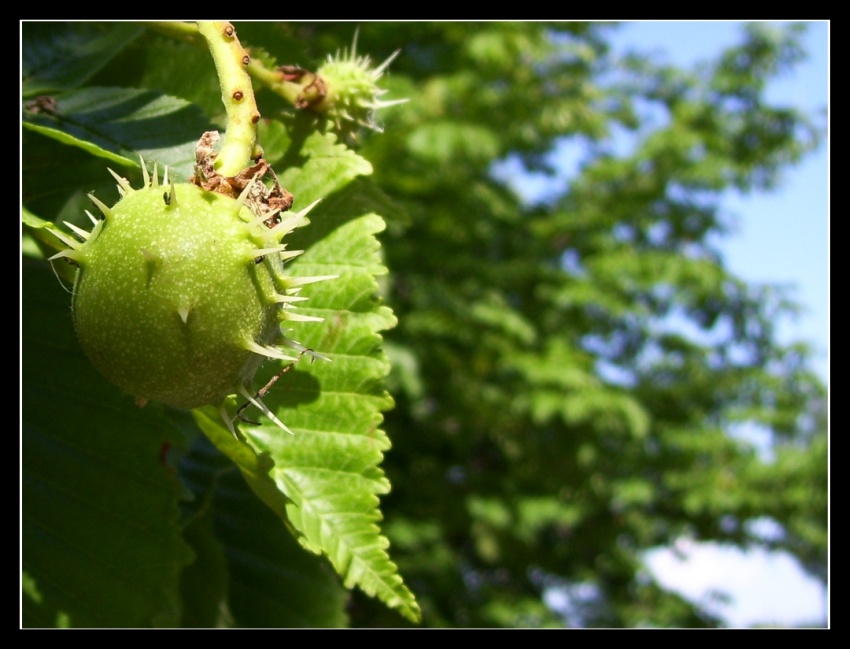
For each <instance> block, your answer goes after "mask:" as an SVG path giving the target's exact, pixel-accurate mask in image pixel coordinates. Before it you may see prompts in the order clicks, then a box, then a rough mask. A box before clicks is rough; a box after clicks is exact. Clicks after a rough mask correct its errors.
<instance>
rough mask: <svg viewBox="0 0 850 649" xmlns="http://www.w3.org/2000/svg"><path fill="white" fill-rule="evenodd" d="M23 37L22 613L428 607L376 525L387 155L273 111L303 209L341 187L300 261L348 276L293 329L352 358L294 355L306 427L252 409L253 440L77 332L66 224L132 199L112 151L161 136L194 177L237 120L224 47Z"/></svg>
mask: <svg viewBox="0 0 850 649" xmlns="http://www.w3.org/2000/svg"><path fill="white" fill-rule="evenodd" d="M23 35H24V48H23V53H24V57H23V73H24V77H23V83H22V85H23V97H22V102H23V104H22V111H23V152H24V156H23V218H24V223H25V225H26V228H25V233H24V234H25V238H24V251H25V253H27V254H26V256H25V259H24V272H23V297H24V299H23V313H24V316H23V329H24V335H23V360H24V364H23V368H24V369H23V521H22V522H23V566H22V569H23V624H24V625H25V626H41V627H44V626H54V625H57V626H90V627H92V626H94V627H100V626H121V627H135V626H150V625H154V626H204V627H208V626H341V625H345V624H346V622H347V616H346V613H345V606H346V600H347V595H346V593H347V590H346V589H351V588H354V587H355V586H358V587H360V588H361V589H362V590H363V591H364V592H366V593H368V594H369V595H372V596H375V597H376V598H378V599H379V600H380V601H382V602H384V604H386V605H388V606H391V607H393V608H394V609H396V610H397V611H398V612H399V613H400V614H401V615H403V616H405V617H406V618H407V619H409V620H411V621H413V622H416V621H418V619H419V616H420V614H419V609H418V606H417V604H416V601H415V599H414V597H413V595H412V593H411V592H410V591H409V590H408V588H407V587H406V586H405V585H404V584H403V582H402V580H401V577H400V576H399V574H398V571H397V569H396V566H395V565H394V564H393V563H392V562H391V561H390V558H389V555H388V551H387V547H388V543H387V540H386V538H385V537H383V536H382V535H381V533H380V530H379V528H378V525H377V522H378V521H379V519H380V511H379V508H378V505H379V501H378V497H379V496H380V495H381V494H384V493H386V492H387V491H388V490H389V483H388V481H387V479H386V477H385V476H384V473H383V471H382V470H381V468H380V466H379V465H380V463H381V460H382V457H383V453H384V452H385V451H386V450H387V449H388V448H389V441H388V439H387V436H386V434H385V433H384V431H383V430H381V428H380V426H381V421H382V414H381V413H382V412H383V411H385V410H387V409H389V408H390V407H392V399H391V397H390V396H389V395H388V394H387V392H386V389H385V387H384V379H385V376H386V374H387V373H388V371H389V364H388V361H387V358H386V356H385V354H384V352H383V351H382V349H381V336H380V333H379V332H381V331H382V330H385V329H387V328H390V327H392V326H393V325H394V324H395V318H394V316H393V315H392V312H391V311H390V309H389V308H387V307H386V306H382V304H381V300H380V298H379V296H378V284H377V280H376V277H377V276H379V275H381V274H384V273H385V272H386V269H385V267H384V265H383V262H382V261H381V258H380V254H379V252H380V248H379V244H378V242H377V240H376V239H375V235H376V234H377V233H378V232H380V231H381V230H383V229H384V227H385V225H384V220H383V218H382V217H381V216H379V215H378V213H379V212H380V211H381V208H382V207H383V204H382V202H381V201H380V200H379V199H378V198H377V197H378V194H377V193H376V190H375V189H374V187H372V186H371V185H370V184H369V183H368V181H367V180H366V178H365V177H366V176H368V175H369V174H370V173H371V171H372V168H371V165H370V164H369V163H368V162H367V161H366V160H365V159H364V158H362V157H360V156H358V155H357V154H356V153H354V152H353V151H352V150H350V149H349V148H347V147H346V146H345V145H343V144H340V143H338V142H337V141H336V136H335V135H334V134H333V133H331V132H324V131H322V130H320V129H317V128H316V126H317V124H316V123H310V122H309V121H305V120H302V121H301V122H300V123H297V124H288V125H285V124H284V123H283V121H282V117H283V116H284V114H286V115H290V114H291V112H292V111H286V113H284V108H285V106H283V105H278V106H276V107H270V108H268V109H267V110H266V111H264V112H265V113H266V114H267V115H268V116H269V119H268V120H267V121H266V122H265V123H264V125H263V134H262V135H263V138H262V141H263V143H264V145H265V153H264V155H265V158H266V159H267V160H268V161H269V162H270V163H272V164H273V165H274V166H276V167H277V168H278V169H279V172H280V173H279V174H278V175H279V178H280V180H281V182H282V183H283V184H284V186H285V187H287V188H288V189H289V190H290V191H291V192H292V193H293V194H294V195H295V196H296V204H295V208H296V209H301V208H304V207H306V206H307V205H309V204H311V203H312V202H314V201H316V200H317V199H320V198H321V199H323V200H322V202H321V205H320V206H319V207H317V208H316V209H315V210H314V211H313V212H312V213H311V219H312V225H311V226H309V227H306V228H302V229H301V230H300V231H299V232H298V233H297V234H293V235H292V236H291V237H290V238H289V239H288V243H289V247H290V249H296V250H297V249H304V250H306V251H307V252H306V253H305V254H304V255H302V256H301V257H299V258H298V260H297V261H296V262H293V263H291V264H290V265H289V266H288V269H287V272H289V273H290V274H291V275H294V276H303V275H314V276H315V275H336V276H338V279H336V280H334V281H333V282H324V283H320V284H317V285H313V286H310V287H309V289H310V290H307V289H305V290H304V292H303V295H305V296H308V297H309V298H310V300H309V302H308V303H307V304H309V307H305V308H304V310H303V311H304V313H305V314H310V315H319V316H322V317H324V319H325V320H324V324H323V325H321V326H317V325H314V326H312V327H311V326H309V325H305V324H304V323H295V324H294V325H293V326H292V331H291V335H292V336H293V338H295V339H297V340H299V341H301V342H302V343H303V344H305V345H307V346H308V347H310V348H313V349H316V350H321V351H322V352H324V353H326V354H329V355H332V356H333V357H334V360H335V362H334V363H332V364H331V363H316V364H312V365H311V364H310V363H308V362H306V361H305V362H303V363H300V364H298V365H297V367H292V368H290V370H288V371H287V373H286V375H285V377H286V380H285V381H281V382H279V384H278V385H279V386H282V387H278V389H276V390H275V391H273V392H271V393H270V394H268V395H267V397H266V402H267V404H268V405H269V406H270V407H271V408H272V409H273V410H274V411H275V412H276V414H277V415H278V417H279V418H280V419H282V420H283V421H285V422H286V423H287V425H288V426H289V427H290V428H291V429H292V430H293V431H294V432H295V436H294V437H290V436H288V435H284V434H282V433H281V431H280V430H279V429H278V428H276V427H275V426H273V425H271V424H269V423H268V422H266V424H259V423H258V424H251V423H246V424H245V425H243V426H241V428H242V432H243V433H244V434H245V435H246V436H247V438H248V439H249V441H250V444H248V443H244V442H240V441H237V440H236V439H234V437H233V436H232V435H231V433H230V432H229V431H228V430H227V428H226V427H225V426H224V424H223V423H222V422H221V420H220V418H219V416H218V413H217V412H216V411H215V410H214V409H212V408H202V409H196V410H195V411H193V412H192V413H183V412H178V411H175V410H172V409H168V408H165V407H163V406H161V405H157V404H150V405H148V406H147V407H145V408H144V409H139V408H138V407H137V406H136V405H135V404H134V403H133V400H132V397H131V396H130V395H127V394H123V393H121V392H120V390H118V389H117V388H115V387H114V386H112V385H110V384H109V383H107V382H106V380H105V379H103V378H102V377H100V376H99V375H98V374H97V372H96V371H95V370H94V369H93V368H92V367H91V365H90V364H89V362H88V361H87V359H86V358H85V356H84V355H83V353H82V351H81V350H80V348H79V345H78V344H77V343H76V340H75V338H74V333H73V325H72V322H71V312H70V309H69V302H70V300H69V296H68V295H67V294H66V293H65V292H64V291H63V290H62V285H61V284H59V283H58V282H57V281H56V278H55V277H54V273H53V272H51V266H50V264H48V262H46V261H45V260H44V257H45V256H47V255H49V254H50V252H54V251H55V247H56V246H57V241H56V240H55V239H54V238H53V237H52V236H51V235H50V233H49V232H48V230H49V229H51V228H54V227H56V226H57V225H58V224H61V223H62V221H68V222H70V223H76V224H79V225H84V221H83V220H81V219H80V217H81V216H83V218H85V215H84V208H85V207H86V203H87V200H88V199H87V198H86V194H87V193H89V192H91V191H92V190H94V191H95V193H96V194H97V195H98V197H99V198H100V199H101V200H103V201H105V202H107V203H110V202H114V201H115V200H117V198H118V196H117V193H116V189H115V188H114V186H113V187H110V185H111V183H110V182H109V178H110V177H109V174H108V173H107V171H106V166H110V167H113V168H115V169H116V171H117V172H118V173H120V174H121V175H123V176H127V177H129V178H130V180H131V184H134V185H135V186H137V187H138V186H140V183H141V180H140V178H141V170H140V168H139V162H138V161H139V155H140V154H141V155H142V156H144V159H145V160H147V161H154V162H156V163H158V165H159V168H160V169H162V167H163V166H164V165H167V166H168V168H169V172H170V174H171V177H172V178H174V177H176V178H178V179H187V178H189V177H190V176H191V174H192V172H193V164H194V148H195V143H196V142H197V140H198V138H199V137H200V135H201V134H202V133H204V132H205V131H208V130H212V129H214V128H219V129H220V130H223V125H222V124H221V119H222V116H221V114H220V113H222V112H223V109H222V107H221V106H220V103H219V104H216V103H215V102H212V101H211V99H212V97H214V96H216V94H217V92H218V81H217V78H216V75H215V69H214V66H213V65H212V59H211V58H210V56H209V53H208V52H206V51H204V50H203V49H193V47H192V46H191V45H190V44H185V43H174V42H170V41H168V40H166V39H165V38H163V37H162V36H159V35H156V34H154V33H148V31H147V30H146V29H145V28H144V27H143V26H139V25H132V24H86V23H27V24H24V29H23ZM175 49H179V55H175ZM146 61H151V62H150V63H149V64H146V63H145V62H146ZM163 78H164V79H180V80H182V81H184V82H185V84H184V85H183V86H181V87H179V88H177V87H172V86H170V87H162V86H161V85H160V84H159V83H158V81H157V80H158V79H163ZM56 265H57V266H58V268H57V269H56V270H57V272H58V274H60V275H62V276H63V277H64V278H65V279H66V281H67V278H68V277H73V274H72V272H71V274H70V275H69V273H68V272H67V271H68V270H69V269H70V267H68V266H66V265H64V264H62V263H61V262H60V263H58V264H56ZM70 270H71V271H72V270H73V269H70ZM311 324H312V323H311ZM280 369H281V365H280V364H278V363H267V364H266V366H265V367H264V368H263V370H262V376H261V377H260V378H259V380H262V381H264V382H265V381H266V380H268V378H269V377H270V376H271V375H272V374H274V373H276V372H278V371H279V370H280ZM237 405H238V404H236V403H234V404H232V406H231V411H232V410H233V409H234V408H235V407H236V406H237ZM250 413H251V411H247V412H246V415H247V416H248V419H249V420H250V419H251V414H250ZM256 416H257V417H259V416H260V415H259V414H257V415H256ZM287 528H288V529H287ZM299 546H300V547H299ZM305 549H306V550H308V551H309V553H308V552H305ZM316 555H319V556H316ZM335 573H336V574H335Z"/></svg>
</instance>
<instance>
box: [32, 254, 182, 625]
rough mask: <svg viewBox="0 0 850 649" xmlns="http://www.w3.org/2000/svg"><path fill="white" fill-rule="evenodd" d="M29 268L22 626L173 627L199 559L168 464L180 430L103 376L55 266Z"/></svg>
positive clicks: (177, 488) (33, 265)
mask: <svg viewBox="0 0 850 649" xmlns="http://www.w3.org/2000/svg"><path fill="white" fill-rule="evenodd" d="M23 265H24V269H23V373H22V374H23V375H22V378H23V395H22V396H23V400H22V405H23V409H22V416H23V438H22V441H23V444H22V468H23V480H22V529H23V533H22V566H23V570H24V571H25V573H26V575H27V582H28V583H29V585H30V588H29V593H30V594H29V595H25V596H24V599H23V623H24V626H31V627H50V626H84V627H140V626H151V625H164V626H170V625H172V624H174V623H175V622H176V619H177V606H178V601H179V599H178V593H177V585H178V582H177V579H178V575H179V572H180V569H181V566H183V565H184V564H186V563H188V562H189V561H190V559H191V552H190V551H189V549H188V548H187V546H186V545H185V544H184V543H183V541H182V540H181V537H180V530H179V526H178V518H179V511H178V508H177V500H178V496H179V493H180V487H179V482H178V481H177V479H176V478H175V476H173V475H172V474H171V473H170V471H169V468H168V467H167V466H166V465H165V463H164V462H163V450H164V445H165V444H168V443H172V442H173V441H175V437H178V438H179V434H178V433H177V432H176V431H175V430H174V428H173V427H172V426H171V425H170V424H169V422H168V420H167V419H166V418H165V417H163V416H162V415H161V413H159V412H158V411H157V410H156V409H153V408H147V409H145V410H140V409H138V408H137V407H136V406H135V405H134V404H133V402H132V400H131V398H130V397H128V396H126V395H124V394H121V393H120V392H119V391H118V390H117V389H116V388H115V387H113V386H112V385H110V384H108V383H107V382H106V380H105V379H103V378H102V377H101V376H100V375H99V374H98V373H97V371H96V370H95V369H94V368H93V367H92V366H91V364H90V363H89V362H88V360H87V359H86V358H85V356H84V355H83V352H82V350H81V349H80V347H79V345H78V344H77V342H76V340H75V338H74V334H73V327H72V324H71V317H70V309H69V308H68V304H69V300H70V298H69V296H68V295H66V294H65V293H63V291H62V288H61V286H60V285H59V283H58V282H57V281H56V278H55V277H54V276H53V274H52V273H51V272H50V269H49V267H48V265H47V264H46V263H44V262H39V261H33V260H30V259H24V260H23Z"/></svg>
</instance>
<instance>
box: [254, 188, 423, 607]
mask: <svg viewBox="0 0 850 649" xmlns="http://www.w3.org/2000/svg"><path fill="white" fill-rule="evenodd" d="M346 204H347V203H346V202H345V201H342V200H334V199H333V198H332V199H330V200H329V201H328V202H327V205H323V206H322V210H321V211H319V213H318V214H316V215H315V217H314V222H316V221H324V225H325V226H326V227H327V221H330V220H333V222H334V223H338V224H339V227H337V228H335V229H332V230H331V231H330V232H329V233H328V234H327V235H326V236H325V237H324V238H323V239H322V240H320V241H318V242H316V243H314V244H313V245H312V246H311V247H310V248H309V250H308V251H307V252H306V253H305V254H304V255H303V256H302V257H301V258H300V259H299V261H298V263H297V264H293V267H292V269H291V272H292V274H293V275H316V274H329V273H330V274H339V275H340V277H339V278H338V279H336V280H332V281H327V282H321V283H318V284H316V285H313V286H311V287H310V288H311V289H312V290H311V291H309V296H310V301H309V302H307V303H305V304H309V305H310V306H309V308H308V307H304V308H303V309H299V311H303V312H304V313H307V314H310V315H322V316H324V317H325V318H326V321H325V323H324V324H323V325H320V326H316V325H314V326H312V327H310V326H309V324H307V325H304V326H298V327H294V328H293V329H294V332H293V334H292V335H293V336H294V338H296V339H298V340H300V341H301V342H302V343H303V344H305V345H307V346H308V347H312V348H314V349H316V350H320V351H321V352H322V353H323V354H326V355H327V356H329V357H330V358H331V359H332V361H333V362H332V363H324V362H320V361H317V362H315V363H314V364H312V365H309V366H308V365H307V364H306V363H301V364H299V366H298V368H297V370H293V371H292V372H290V373H289V375H288V376H287V377H286V379H285V385H284V386H283V387H281V388H280V390H278V391H273V392H272V393H270V394H268V395H266V397H265V398H266V402H267V403H268V404H269V405H270V407H273V408H276V410H277V413H278V416H279V417H281V418H283V421H285V422H286V423H287V425H288V426H289V427H290V428H291V429H292V431H293V432H294V433H295V436H294V437H289V436H286V435H281V434H280V431H279V430H277V429H276V428H274V427H270V426H261V427H246V428H245V430H246V432H247V434H248V435H249V436H250V438H251V440H252V442H253V443H254V445H255V446H256V447H257V448H258V449H260V450H262V451H265V452H268V453H269V455H270V457H271V458H272V459H273V460H274V467H273V468H272V470H271V476H272V478H273V479H274V480H275V482H276V483H277V485H278V486H279V488H280V489H281V491H282V492H283V493H285V494H286V495H287V496H288V497H289V498H290V500H291V501H292V502H291V504H288V505H287V507H286V511H287V516H288V518H289V520H290V521H291V523H292V524H293V525H294V526H295V527H296V528H297V529H298V531H299V532H300V533H301V534H303V539H302V543H303V544H304V545H305V547H308V548H310V549H315V548H320V549H321V551H322V552H323V554H325V555H326V556H328V558H329V559H330V561H331V563H332V564H333V565H334V567H335V568H336V570H337V572H339V574H340V575H341V576H342V578H343V581H344V583H345V585H346V586H347V587H349V588H350V587H353V586H355V585H356V586H358V587H360V588H361V589H362V590H363V591H364V592H366V593H367V594H369V595H372V596H376V597H378V598H379V599H380V600H382V601H383V602H384V603H386V604H387V605H388V606H390V607H393V608H396V609H398V610H399V612H400V613H401V614H402V615H404V616H405V617H407V618H408V619H410V620H412V621H418V620H419V617H420V613H419V608H418V605H417V604H416V601H415V598H414V596H413V594H412V593H411V592H410V591H409V590H408V589H407V587H406V586H405V585H404V583H403V582H402V579H401V577H400V576H399V574H398V570H397V568H396V566H395V564H394V563H392V561H390V558H389V554H388V552H387V548H388V545H389V543H388V541H387V540H386V538H385V537H384V536H382V535H381V533H380V529H379V528H378V525H377V522H378V521H379V520H380V519H381V514H380V510H379V500H378V496H379V495H381V494H385V493H387V492H388V491H389V489H390V485H389V482H388V481H387V479H386V477H385V476H384V473H383V471H382V470H381V469H380V467H379V465H380V462H381V460H382V459H383V452H384V451H385V450H387V449H388V448H389V446H390V443H389V439H388V438H387V436H386V434H385V433H384V432H383V431H382V430H381V429H380V428H379V427H380V424H381V421H382V416H381V414H380V413H381V411H383V410H387V409H388V408H390V407H391V406H392V400H391V398H390V397H389V395H388V394H387V393H386V391H385V388H384V379H385V377H386V375H387V373H388V371H389V363H388V362H387V359H386V357H385V355H384V354H383V352H382V351H381V349H380V344H381V337H380V335H379V333H378V332H379V331H380V330H382V329H386V328H389V327H391V326H393V325H394V323H395V318H394V317H393V315H392V313H391V312H390V310H389V309H387V308H386V307H383V306H381V305H380V303H379V300H378V299H377V297H376V294H377V283H376V281H375V279H374V276H375V275H376V274H379V273H381V272H385V269H384V267H383V265H382V264H381V262H380V258H379V256H378V251H379V248H378V245H377V241H376V240H375V238H374V235H375V233H377V232H379V231H380V230H382V229H383V220H382V219H380V218H379V217H377V216H376V215H374V214H364V215H361V216H359V217H357V218H351V214H350V213H349V212H348V211H347V210H346V209H345V207H344V206H345V205H346ZM317 210H318V208H317ZM349 219H350V220H349ZM306 294H307V293H306V292H305V295H306ZM310 324H312V323H310Z"/></svg>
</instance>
